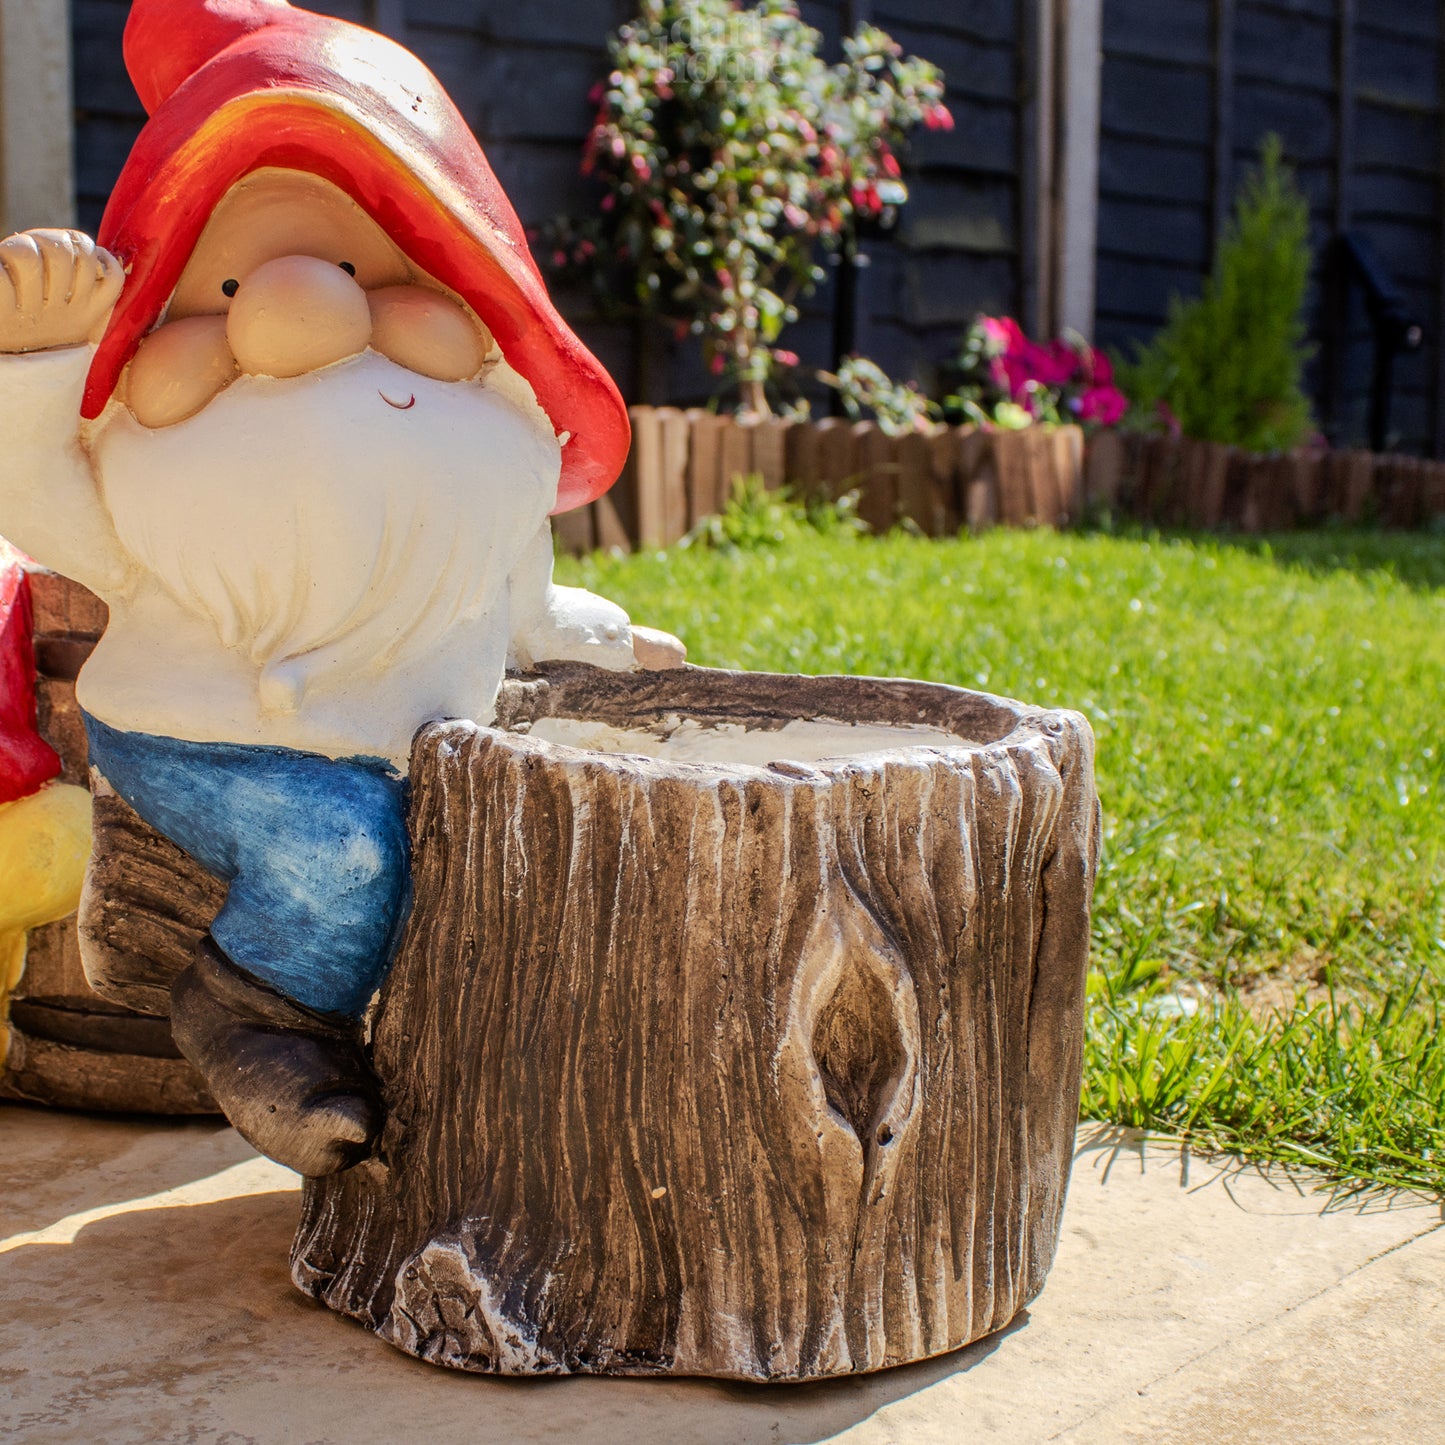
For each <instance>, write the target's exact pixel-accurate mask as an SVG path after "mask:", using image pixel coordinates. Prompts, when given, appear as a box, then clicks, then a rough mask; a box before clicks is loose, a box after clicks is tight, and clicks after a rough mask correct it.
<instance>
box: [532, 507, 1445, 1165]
mask: <svg viewBox="0 0 1445 1445" xmlns="http://www.w3.org/2000/svg"><path fill="white" fill-rule="evenodd" d="M561 567H562V573H563V578H562V580H566V581H580V582H581V583H582V584H583V585H586V586H589V587H593V588H595V589H596V590H597V591H599V592H602V593H604V594H605V595H607V596H611V597H615V598H616V599H617V600H618V601H619V602H621V603H623V604H624V605H625V606H626V607H627V608H628V610H629V611H630V612H631V614H632V615H633V616H634V617H635V618H637V619H638V620H639V621H644V622H647V623H650V624H653V625H657V626H662V627H666V628H668V629H670V630H672V631H674V632H676V633H678V634H679V635H680V636H682V637H683V638H684V639H685V640H686V641H687V643H688V646H689V650H690V652H691V655H692V657H693V660H694V661H697V662H700V663H706V664H710V665H713V666H728V667H745V668H752V669H756V670H768V671H784V672H788V671H794V672H854V673H867V674H874V675H882V676H894V677H920V678H927V679H934V680H937V681H941V682H951V683H956V684H959V685H962V686H965V687H975V688H983V689H986V690H988V691H992V692H1000V693H1005V694H1009V695H1011V696H1014V697H1020V698H1024V699H1026V700H1028V701H1030V702H1037V703H1042V704H1047V705H1052V706H1068V707H1076V708H1078V709H1079V710H1080V711H1082V712H1083V713H1084V714H1085V716H1087V717H1088V718H1089V720H1090V722H1091V723H1092V724H1093V727H1094V730H1095V733H1096V735H1097V737H1098V744H1099V750H1098V773H1099V789H1100V795H1101V798H1102V801H1103V807H1104V818H1105V861H1104V867H1103V869H1102V872H1101V874H1100V878H1099V886H1098V891H1097V895H1096V906H1095V912H1094V948H1093V965H1094V968H1095V970H1096V977H1095V980H1094V985H1095V987H1094V994H1093V997H1092V999H1091V1002H1090V1018H1091V1022H1090V1030H1091V1042H1090V1045H1089V1055H1088V1077H1087V1082H1086V1093H1085V1099H1086V1103H1087V1107H1088V1108H1089V1110H1090V1112H1091V1113H1094V1114H1096V1115H1099V1116H1102V1117H1108V1118H1114V1119H1117V1120H1120V1121H1128V1122H1135V1123H1141V1124H1145V1125H1147V1126H1149V1127H1158V1128H1165V1129H1170V1130H1174V1131H1178V1130H1181V1129H1187V1130H1189V1131H1190V1132H1192V1133H1193V1134H1194V1135H1195V1136H1196V1137H1197V1138H1199V1139H1200V1140H1201V1141H1205V1142H1212V1143H1221V1144H1225V1143H1227V1144H1229V1145H1230V1146H1231V1147H1237V1148H1240V1149H1243V1150H1244V1151H1245V1152H1250V1153H1255V1154H1257V1155H1260V1156H1263V1157H1294V1158H1296V1159H1305V1158H1309V1159H1312V1160H1313V1161H1314V1162H1317V1163H1319V1162H1323V1163H1324V1164H1326V1165H1327V1166H1328V1167H1329V1168H1330V1169H1332V1170H1334V1171H1335V1172H1337V1173H1338V1174H1340V1175H1342V1176H1345V1177H1352V1178H1376V1179H1386V1178H1391V1177H1394V1178H1396V1179H1398V1180H1401V1181H1411V1182H1414V1183H1416V1184H1423V1185H1425V1186H1426V1187H1429V1188H1433V1189H1436V1190H1440V1191H1441V1192H1445V1164H1442V1159H1445V1154H1442V1152H1441V1144H1442V1140H1441V1138H1440V1130H1441V1128H1442V1124H1441V1121H1442V1119H1445V1111H1442V1109H1441V1104H1442V1086H1441V1076H1440V1069H1441V1045H1440V1043H1439V1042H1438V1040H1439V1039H1440V1037H1441V1035H1440V1033H1439V1030H1438V1029H1437V1028H1436V1027H1435V1020H1436V1018H1437V1016H1438V1011H1439V1009H1440V1008H1441V1006H1442V1005H1445V807H1442V806H1441V798H1442V794H1445V742H1442V739H1441V733H1440V724H1439V719H1440V717H1441V716H1442V715H1445V539H1442V538H1437V537H1430V536H1425V535H1417V536H1410V535H1404V536H1386V535H1383V534H1369V533H1345V532H1341V533H1332V534H1317V535H1310V536H1301V537H1281V538H1275V539H1271V540H1270V541H1269V542H1268V543H1265V542H1260V541H1253V542H1251V543H1249V544H1247V545H1241V546H1231V545H1228V544H1226V543H1223V542H1220V541H1217V540H1216V541H1209V542H1189V541H1168V540H1161V539H1159V538H1158V537H1151V536H1132V537H1130V536H1120V537H1106V536H1099V535H1058V534H1055V533H1050V532H1037V533H1027V532H1007V531H997V532H992V533H989V534H987V535H985V536H984V537H981V538H978V539H971V538H961V539H958V540H955V541H948V542H934V541H919V540H915V539H913V538H910V537H907V536H903V535H900V534H898V533H891V534H889V535H888V536H886V537H881V538H864V539H862V540H857V539H853V538H839V539H833V538H829V537H823V536H818V535H817V534H816V533H814V532H813V531H811V530H807V531H803V530H801V529H800V530H798V531H797V532H795V533H794V535H793V536H791V537H788V538H785V539H784V540H783V541H782V542H780V543H777V544H775V545H767V546H764V547H761V548H759V549H757V550H754V551H743V550H738V549H736V548H733V549H730V550H723V551H717V550H712V549H709V548H706V547H697V548H691V549H688V550H686V551H683V550H679V549H675V548H674V549H672V550H670V551H669V552H667V553H666V554H652V555H641V556H633V557H628V558H623V559H614V558H607V557H601V556H598V557H593V558H589V559H586V560H584V561H581V562H578V561H568V562H565V563H563V564H561ZM1301 990H1304V991H1306V993H1307V996H1306V998H1305V1001H1304V1002H1303V1003H1301V1004H1300V1005H1298V1006H1295V1004H1294V999H1295V997H1296V994H1297V993H1298V992H1300V991H1301ZM1187 999H1194V1000H1198V1001H1199V1003H1198V1011H1197V1012H1196V1013H1195V1014H1193V1015H1192V1016H1185V1015H1184V1014H1183V1012H1182V1008H1183V1005H1182V1004H1180V1003H1179V1001H1181V1000H1187ZM1276 1004H1277V1005H1279V1007H1280V1009H1281V1012H1280V1013H1278V1014H1276V1013H1274V1012H1273V1011H1272V1009H1273V1007H1274V1006H1275V1005H1276ZM1176 1005H1177V1006H1179V1007H1180V1009H1181V1011H1180V1012H1176V1013H1174V1014H1171V1013H1170V1011H1169V1010H1170V1009H1171V1008H1174V1007H1176ZM1221 1070H1222V1072H1221ZM1216 1073H1218V1075H1219V1077H1218V1078H1217V1079H1216V1078H1215V1075H1216ZM1432 1120H1433V1121H1434V1122H1433V1123H1432ZM1432 1130H1434V1132H1433V1133H1432V1132H1431V1131H1432ZM1392 1171H1394V1172H1393V1174H1392Z"/></svg>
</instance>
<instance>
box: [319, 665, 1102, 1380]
mask: <svg viewBox="0 0 1445 1445" xmlns="http://www.w3.org/2000/svg"><path fill="white" fill-rule="evenodd" d="M797 719H825V720H832V722H834V723H836V724H845V725H846V724H858V725H862V726H861V728H860V730H859V731H858V732H855V733H854V734H852V735H849V736H840V735H838V734H837V733H834V734H833V735H832V736H829V737H826V738H824V739H823V740H822V741H821V742H820V741H819V740H818V739H817V738H808V737H805V738H802V739H798V738H796V737H795V734H797V733H798V731H799V729H798V727H797V725H796V723H795V720H797ZM790 723H791V724H794V726H792V727H790V728H787V729H786V731H784V729H785V727H786V725H788V724H790ZM898 728H908V729H912V730H915V731H912V732H905V733H896V732H894V733H883V732H879V731H875V730H878V729H898ZM607 729H618V730H622V731H623V732H624V733H628V734H630V736H628V737H624V738H618V737H617V736H616V735H614V734H610V733H608V732H607ZM509 730H510V731H509ZM528 732H530V736H528V735H526V734H527V733H528ZM664 734H671V738H672V740H671V749H672V753H673V755H672V756H668V755H666V754H667V753H668V751H669V749H668V748H667V747H666V746H664V745H663V744H662V743H661V742H660V735H664ZM549 739H550V740H549ZM568 741H571V742H578V743H582V744H584V746H582V747H573V746H568V745H566V743H567V742H568ZM744 745H747V747H748V754H747V755H748V756H750V757H751V758H752V761H751V762H746V763H738V762H730V761H716V760H706V761H701V762H698V761H678V760H676V757H677V756H682V757H684V758H687V757H701V758H704V759H708V758H709V757H711V758H712V759H717V758H724V757H729V756H731V757H736V756H739V755H740V751H739V750H740V749H742V748H743V746H744ZM618 746H628V747H639V748H644V749H646V750H650V751H653V752H656V753H660V754H663V755H662V756H654V757H643V756H637V755H628V754H626V753H621V754H619V753H616V752H612V751H605V750H604V749H608V748H616V747H618ZM880 749H883V750H881V751H880ZM842 750H846V751H850V752H853V753H855V754H859V753H861V754H862V755H855V756H849V757H841V758H840V757H837V756H834V757H833V758H832V759H831V760H817V761H812V762H808V761H797V759H798V758H799V757H803V758H805V759H806V758H807V757H809V756H811V757H814V758H815V759H821V755H822V754H823V753H827V752H829V751H831V752H832V753H834V754H837V753H838V752H839V751H842ZM789 759H792V760H791V761H789ZM411 786H412V820H411V827H412V838H413V848H414V859H413V866H414V894H415V901H414V906H413V911H412V915H411V918H410V921H409V924H408V927H407V930H406V934H405V938H404V940H403V943H402V946H401V952H400V956H399V958H398V961H397V963H396V965H395V967H394V969H393V971H392V973H391V975H390V978H389V980H388V982H387V984H386V985H385V987H384V989H383V991H382V994H381V997H380V1001H379V1005H378V1007H377V1010H376V1013H375V1016H374V1020H373V1052H374V1064H375V1068H376V1071H377V1074H378V1076H379V1078H380V1080H381V1083H382V1087H383V1090H384V1093H385V1097H386V1101H387V1105H388V1109H389V1115H390V1117H389V1121H388V1124H387V1127H386V1131H385V1134H384V1137H383V1140H382V1143H381V1147H380V1149H379V1151H378V1153H377V1155H376V1156H375V1157H374V1158H373V1159H372V1160H371V1161H369V1162H368V1163H366V1164H364V1165H362V1166H359V1167H357V1168H355V1169H353V1170H351V1171H349V1172H347V1173H345V1174H341V1175H336V1176H333V1177H331V1178H328V1179H321V1180H311V1181H308V1182H307V1185H306V1191H305V1206H304V1213H303V1218H302V1222H301V1225H300V1228H299V1231H298V1234H297V1239H296V1244H295V1249H294V1254H293V1273H294V1277H295V1279H296V1281H297V1283H298V1284H299V1285H300V1287H301V1288H302V1289H303V1290H305V1291H306V1292H307V1293H309V1294H312V1295H314V1296H315V1297H317V1298H318V1299H321V1300H323V1301H324V1302H325V1303H326V1304H328V1305H329V1306H331V1307H332V1308H333V1309H336V1310H339V1311H341V1312H342V1313H344V1314H347V1315H350V1316H353V1317H355V1318H357V1319H359V1320H361V1321H363V1322H364V1323H365V1324H366V1325H367V1326H368V1327H370V1328H371V1329H373V1330H375V1331H376V1332H377V1333H378V1334H379V1335H380V1336H382V1338H384V1339H386V1340H388V1341H390V1342H391V1343H392V1344H394V1345H396V1346H398V1347H399V1348H400V1349H402V1350H405V1351H407V1352H408V1353H410V1354H413V1355H416V1356H418V1357H419V1358H421V1359H424V1360H429V1361H431V1362H433V1363H436V1364H442V1365H448V1366H453V1367H456V1368H459V1369H465V1370H472V1371H481V1372H494V1373H505V1374H557V1373H568V1372H586V1373H624V1374H658V1373H675V1374H693V1375H713V1376H722V1377H729V1378H736V1379H748V1380H805V1379H813V1378H819V1377H823V1376H831V1375H839V1374H846V1373H849V1372H855V1371H863V1370H874V1369H878V1368H880V1367H883V1366H888V1365H895V1364H899V1363H902V1362H904V1361H909V1360H917V1359H920V1358H924V1357H927V1356H930V1355H935V1354H938V1353H940V1352H943V1351H948V1350H952V1349H955V1348H957V1347H959V1346H961V1345H963V1344H965V1343H967V1342H968V1341H970V1340H973V1339H976V1338H979V1337H980V1336H983V1335H987V1334H989V1333H991V1332H992V1331H994V1330H997V1329H999V1328H1000V1327H1001V1326H1003V1325H1004V1324H1006V1323H1007V1322H1008V1321H1009V1320H1010V1319H1012V1318H1013V1316H1014V1315H1015V1314H1016V1313H1017V1312H1018V1311H1019V1310H1020V1309H1021V1308H1022V1307H1023V1306H1025V1305H1026V1304H1027V1303H1028V1302H1029V1301H1030V1300H1031V1299H1033V1297H1034V1296H1035V1295H1036V1294H1037V1293H1038V1292H1039V1290H1040V1288H1041V1287H1042V1285H1043V1283H1044V1277H1045V1275H1046V1273H1047V1271H1048V1268H1049V1265H1050V1263H1051V1261H1052V1258H1053V1253H1054V1248H1055V1244H1056V1241H1057V1238H1058V1229H1059V1217H1060V1210H1061V1208H1062V1205H1063V1200H1064V1192H1065V1187H1066V1184H1067V1179H1068V1173H1069V1164H1070V1158H1071V1151H1072V1143H1073V1135H1074V1125H1075V1120H1076V1113H1077V1107H1078V1095H1079V1082H1080V1057H1081V1047H1082V1022H1083V994H1084V976H1085V966H1086V956H1087V950H1088V938H1089V909H1090V902H1091V895H1092V886H1093V879H1094V872H1095V865H1096V857H1097V847H1098V822H1097V818H1098V811H1097V809H1098V805H1097V800H1096V795H1095V791H1094V781H1093V741H1092V736H1091V734H1090V732H1089V729H1088V726H1087V724H1086V723H1085V722H1084V721H1083V719H1082V718H1080V717H1079V716H1077V715H1076V714H1073V713H1068V712H1044V711H1040V710H1038V709H1032V708H1026V707H1023V706H1021V705H1018V704H1015V703H1010V702H1005V701H1002V700H1000V699H997V698H991V697H985V696H981V695H978V694H974V693H967V692H962V691H959V690H957V689H953V688H947V687H941V686H929V685H925V684H921V683H907V682H879V681H872V680H867V679H857V678H800V677H771V676H764V675H756V674H734V673H725V672H710V671H705V670H701V669H687V670H686V671H683V672H674V673H659V674H637V675H631V676H626V675H624V676H619V675H615V674H610V673H598V672H595V671H594V670H592V669H589V668H582V667H556V668H552V669H548V670H546V671H545V672H543V673H542V674H540V675H538V676H537V677H535V678H531V679H521V680H516V681H512V682H509V683H508V684H507V686H506V688H505V689H504V693H503V696H502V699H501V706H500V713H499V717H498V726H497V728H479V727H476V726H474V725H471V724H467V723H447V724H438V725H435V726H433V727H430V728H428V729H426V730H425V731H424V732H423V733H422V734H421V736H420V737H419V739H418V742H417V746H416V750H415V753H414V756H413V764H412V773H411Z"/></svg>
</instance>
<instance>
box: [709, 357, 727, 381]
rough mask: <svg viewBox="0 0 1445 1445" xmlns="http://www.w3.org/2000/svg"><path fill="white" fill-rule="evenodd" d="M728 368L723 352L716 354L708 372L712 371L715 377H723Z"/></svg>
mask: <svg viewBox="0 0 1445 1445" xmlns="http://www.w3.org/2000/svg"><path fill="white" fill-rule="evenodd" d="M726 367H727V362H725V361H724V360H723V358H722V353H721V352H718V353H716V354H715V355H714V356H713V359H712V360H711V361H710V362H709V363H708V370H710V371H711V372H712V374H713V375H714V376H721V375H722V374H723V371H724V370H725V369H726Z"/></svg>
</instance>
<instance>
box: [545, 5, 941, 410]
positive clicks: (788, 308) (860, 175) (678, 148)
mask: <svg viewBox="0 0 1445 1445" xmlns="http://www.w3.org/2000/svg"><path fill="white" fill-rule="evenodd" d="M821 43H822V37H821V36H820V35H819V34H818V32H817V31H816V30H813V29H812V28H811V27H810V26H807V25H805V24H804V23H803V22H802V20H801V19H800V18H799V16H798V11H797V7H796V5H795V4H794V0H760V3H758V4H757V5H755V6H753V7H744V6H740V5H734V4H733V3H731V0H646V3H644V5H643V8H642V12H641V14H640V15H639V16H638V17H637V19H635V20H633V21H631V22H630V23H629V24H627V25H624V26H623V27H622V29H621V30H620V31H619V32H618V33H617V35H616V36H615V37H614V38H613V40H612V42H611V53H612V60H613V66H614V69H613V71H612V73H611V75H610V76H609V77H608V80H607V83H606V85H605V86H602V87H599V90H598V93H597V97H596V98H597V100H598V113H597V119H596V123H595V125H594V127H593V130H592V133H591V135H590V137H589V139H588V142H587V150H586V158H585V161H584V170H586V171H589V172H592V173H595V174H596V175H597V176H598V178H599V179H601V181H602V182H603V184H604V185H605V186H606V194H605V196H604V198H603V202H602V205H603V210H604V212H605V215H604V217H603V218H602V219H601V220H600V221H595V222H588V223H578V224H573V225H572V226H571V227H570V228H569V230H568V232H567V233H566V234H565V235H563V236H561V237H560V238H559V243H558V244H557V246H556V249H555V254H554V258H553V259H554V262H555V263H558V264H559V265H560V266H562V267H563V268H568V267H571V268H578V269H581V270H582V271H584V272H586V273H587V274H588V275H590V277H591V279H592V281H593V283H594V285H595V287H596V290H597V293H598V296H599V299H601V300H602V301H603V302H604V303H606V304H609V305H611V306H612V307H613V308H614V309H615V305H616V302H617V299H618V298H619V297H621V296H630V297H631V298H632V301H633V302H634V304H635V305H636V306H637V307H639V308H641V309H642V310H643V311H644V312H645V313H648V314H651V315H654V316H657V317H659V318H662V319H665V320H668V321H670V322H671V323H673V325H674V326H675V327H676V328H677V329H678V330H679V332H680V333H682V334H686V333H687V332H688V331H691V332H692V333H693V334H694V335H696V336H698V337H701V338H702V340H703V344H704V348H705V350H706V353H707V355H708V358H709V360H710V362H711V364H712V366H713V370H714V372H715V373H716V374H718V375H719V376H727V377H728V378H730V379H731V380H733V381H736V382H738V383H740V384H742V386H743V389H744V398H745V400H746V402H747V404H748V405H749V406H751V407H753V408H755V409H758V410H762V409H765V408H766V399H765V392H764V384H765V383H766V382H767V380H768V379H769V377H770V376H771V375H772V374H773V371H774V368H775V366H783V367H788V366H795V365H796V364H797V358H796V357H794V356H792V355H791V353H786V352H780V351H779V350H778V348H777V342H778V339H779V337H780V335H781V333H782V331H783V329H784V327H785V326H787V325H788V324H789V323H790V322H792V321H794V320H796V319H797V314H798V313H797V308H796V305H795V302H796V300H797V299H798V297H799V296H800V295H802V294H804V293H806V292H808V291H809V290H811V289H812V288H813V287H814V286H815V285H816V284H817V282H818V281H820V280H821V279H822V276H823V272H822V270H821V267H820V266H819V258H820V251H821V250H822V249H823V248H827V247H836V246H837V245H838V244H840V242H841V241H842V239H843V238H844V237H845V236H846V234H847V233H848V231H849V229H850V228H851V226H852V225H853V223H854V220H855V218H857V217H859V216H866V217H880V216H885V215H886V214H887V213H889V212H891V211H892V210H894V209H895V208H896V207H898V206H900V205H902V204H903V202H904V201H906V199H907V196H908V192H907V188H906V187H905V186H904V184H903V181H902V172H901V168H900V166H899V161H898V153H899V151H900V148H901V147H902V145H903V143H904V139H905V137H906V135H907V133H908V132H909V131H910V130H912V129H913V128H914V127H915V126H918V125H920V124H922V125H929V126H933V127H943V126H951V125H952V124H953V121H952V118H951V117H950V115H949V113H948V111H947V109H946V108H945V106H944V105H943V77H942V75H941V74H940V73H939V71H938V70H937V69H936V68H935V67H934V66H932V65H930V64H928V63H927V62H926V61H923V60H919V59H916V58H914V57H907V56H905V55H904V54H903V49H902V47H901V46H899V45H897V44H896V43H895V42H894V41H893V40H891V39H890V38H889V37H888V36H887V35H886V34H884V32H883V31H881V30H879V29H878V28H877V27H876V26H872V25H863V26H860V27H859V29H858V30H857V32H856V33H855V34H853V35H852V36H849V37H846V38H845V39H844V42H843V46H844V51H845V58H844V60H843V62H842V63H841V64H838V65H828V64H827V63H826V62H825V61H824V60H823V59H822V57H821V56H820V55H819V53H818V52H819V48H820V46H821Z"/></svg>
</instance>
